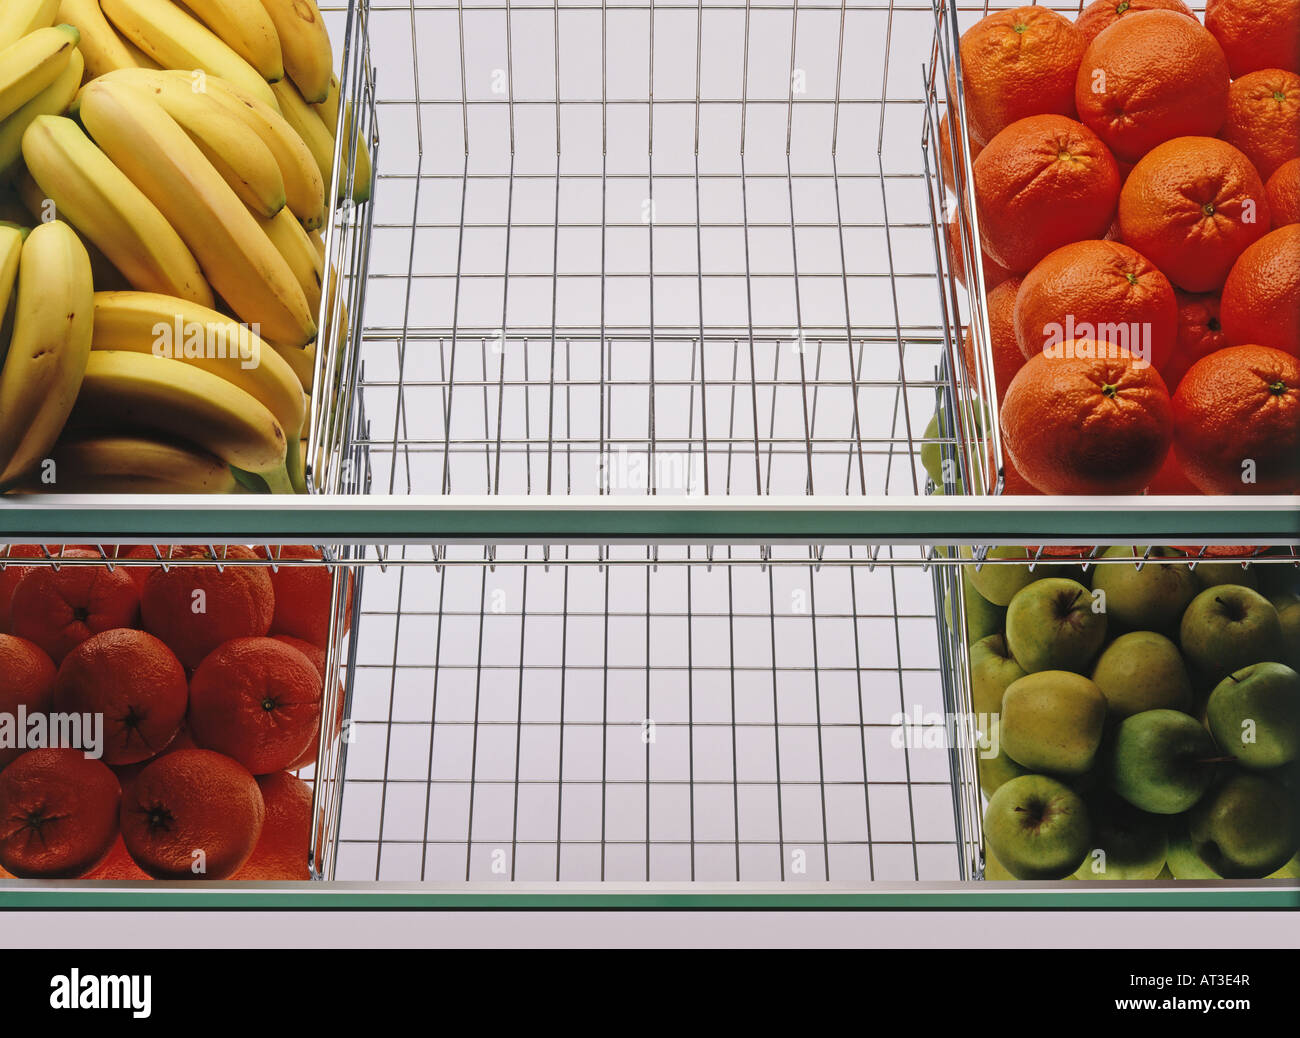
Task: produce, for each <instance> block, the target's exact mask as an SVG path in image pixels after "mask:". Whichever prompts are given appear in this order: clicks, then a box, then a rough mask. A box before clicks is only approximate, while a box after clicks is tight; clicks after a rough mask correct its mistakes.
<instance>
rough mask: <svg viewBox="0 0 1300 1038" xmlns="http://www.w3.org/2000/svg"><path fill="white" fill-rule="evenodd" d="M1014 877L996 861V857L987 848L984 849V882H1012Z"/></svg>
mask: <svg viewBox="0 0 1300 1038" xmlns="http://www.w3.org/2000/svg"><path fill="white" fill-rule="evenodd" d="M1015 878H1016V877H1015V876H1013V875H1011V873H1009V872H1008V871H1007V867H1006V866H1005V865H1003V864H1002V862H1000V861H998V858H997V855H996V854H994V853H993V852H992V851H991V850H990V849H989V848H988V847H987V846H986V847H985V848H984V879H985V881H986V882H994V883H998V882H1002V883H1005V882H1006V881H1007V880H1011V881H1014V880H1015Z"/></svg>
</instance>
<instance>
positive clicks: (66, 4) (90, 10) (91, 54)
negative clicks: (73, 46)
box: [58, 0, 136, 79]
mask: <svg viewBox="0 0 1300 1038" xmlns="http://www.w3.org/2000/svg"><path fill="white" fill-rule="evenodd" d="M58 6H59V13H58V19H59V21H60V22H64V23H65V24H67V25H71V26H73V27H74V28H76V30H77V32H79V33H80V34H81V40H80V41H79V42H78V44H77V49H78V50H80V51H81V55H82V57H83V58H85V60H86V74H87V78H89V79H97V78H99V77H100V76H102V75H104V74H105V73H106V72H112V71H113V70H114V69H119V68H135V66H136V59H135V57H134V56H133V55H132V53H131V49H130V47H128V45H127V44H126V43H124V42H123V41H122V38H121V37H120V36H118V34H117V32H116V31H115V30H114V28H113V27H112V26H111V25H109V24H108V19H107V18H105V17H104V12H103V11H101V10H100V8H99V0H62V3H60V4H59V5H58Z"/></svg>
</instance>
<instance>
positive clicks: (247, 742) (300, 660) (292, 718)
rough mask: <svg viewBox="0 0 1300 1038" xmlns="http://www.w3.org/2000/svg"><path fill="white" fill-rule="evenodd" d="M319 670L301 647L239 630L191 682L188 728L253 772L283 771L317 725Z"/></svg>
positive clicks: (196, 738)
mask: <svg viewBox="0 0 1300 1038" xmlns="http://www.w3.org/2000/svg"><path fill="white" fill-rule="evenodd" d="M321 690H322V683H321V677H320V675H319V674H318V673H317V672H316V668H315V667H314V666H313V665H312V663H311V661H310V660H308V659H307V657H306V656H304V655H303V654H302V653H301V652H299V651H298V650H297V649H293V648H290V647H289V646H287V645H284V644H282V643H281V642H277V641H275V640H274V639H271V638H236V639H234V640H232V641H229V642H226V644H225V645H222V646H221V647H220V648H218V649H216V650H214V651H213V652H212V654H211V655H209V656H208V657H207V659H205V660H204V661H203V662H202V663H201V664H200V665H199V668H198V670H196V671H195V672H194V678H193V680H192V681H191V682H190V714H189V726H190V733H191V734H192V735H193V736H194V741H195V742H196V743H197V744H198V745H199V746H202V747H204V748H205V749H210V750H217V751H218V752H220V753H224V754H226V755H227V756H230V757H233V758H234V759H235V760H237V761H239V763H240V764H242V765H243V766H244V767H246V768H247V769H248V770H249V771H251V772H252V773H253V774H254V775H266V774H269V773H270V772H272V771H283V770H284V769H285V768H287V767H288V766H289V765H290V764H292V763H293V762H294V761H295V760H297V759H298V758H299V757H300V756H302V754H303V752H304V751H305V750H306V749H307V746H308V743H309V742H310V740H311V739H312V737H313V735H314V733H316V732H318V731H319V725H320V711H321Z"/></svg>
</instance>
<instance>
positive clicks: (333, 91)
mask: <svg viewBox="0 0 1300 1038" xmlns="http://www.w3.org/2000/svg"><path fill="white" fill-rule="evenodd" d="M340 99H341V90H340V88H339V81H338V77H337V76H331V77H330V89H329V94H328V96H327V97H326V98H325V100H324V101H322V102H321V103H320V104H318V105H313V106H312V107H313V108H315V109H316V114H317V115H319V116H320V117H321V121H322V122H323V123H324V124H325V128H326V129H327V130H329V132H330V136H331V137H337V136H338V133H339V107H340V105H339V102H340ZM355 111H356V108H355V106H354V105H353V104H352V102H351V101H349V102H348V106H347V113H348V117H347V120H346V121H345V123H344V126H343V133H344V139H343V147H344V148H346V147H347V143H348V141H350V140H351V139H352V117H353V115H354V114H355ZM331 154H332V153H331ZM354 155H355V158H356V161H355V167H356V172H355V173H354V174H353V184H352V201H353V202H355V203H357V204H358V205H360V204H361V203H362V202H366V201H369V199H370V195H371V182H372V180H373V170H372V165H373V164H372V162H371V160H370V146H369V145H368V144H366V139H365V136H364V135H363V134H361V133H358V134H357V142H356V148H355V149H354ZM346 187H347V184H346V181H345V182H344V183H343V184H341V185H340V186H339V191H340V193H343V192H344V191H345V190H346Z"/></svg>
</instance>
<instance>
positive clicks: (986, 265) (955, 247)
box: [944, 216, 1011, 292]
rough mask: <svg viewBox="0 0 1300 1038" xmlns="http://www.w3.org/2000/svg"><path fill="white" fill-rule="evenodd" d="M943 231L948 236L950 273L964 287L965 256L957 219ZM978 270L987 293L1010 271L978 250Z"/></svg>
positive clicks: (949, 223)
mask: <svg viewBox="0 0 1300 1038" xmlns="http://www.w3.org/2000/svg"><path fill="white" fill-rule="evenodd" d="M944 231H945V233H946V234H947V236H948V256H949V258H950V260H951V262H952V272H953V275H954V276H955V277H956V278H957V283H958V284H960V285H961V286H962V287H965V286H966V256H965V253H963V252H962V247H961V232H960V230H958V227H957V217H955V216H954V217H953V218H952V219H951V220H949V221H948V223H947V224H946V225H945V226H944ZM980 268H981V270H982V271H983V274H984V291H985V292H988V291H990V290H991V289H993V288H996V287H997V286H998V285H1000V284H1002V282H1004V281H1006V279H1007V278H1009V277H1011V271H1009V270H1007V269H1006V268H1005V267H1002V266H999V265H998V264H997V263H995V262H994V261H993V260H992V259H991V258H990V257H989V254H988V253H987V252H985V251H984V250H983V249H981V250H980Z"/></svg>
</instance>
